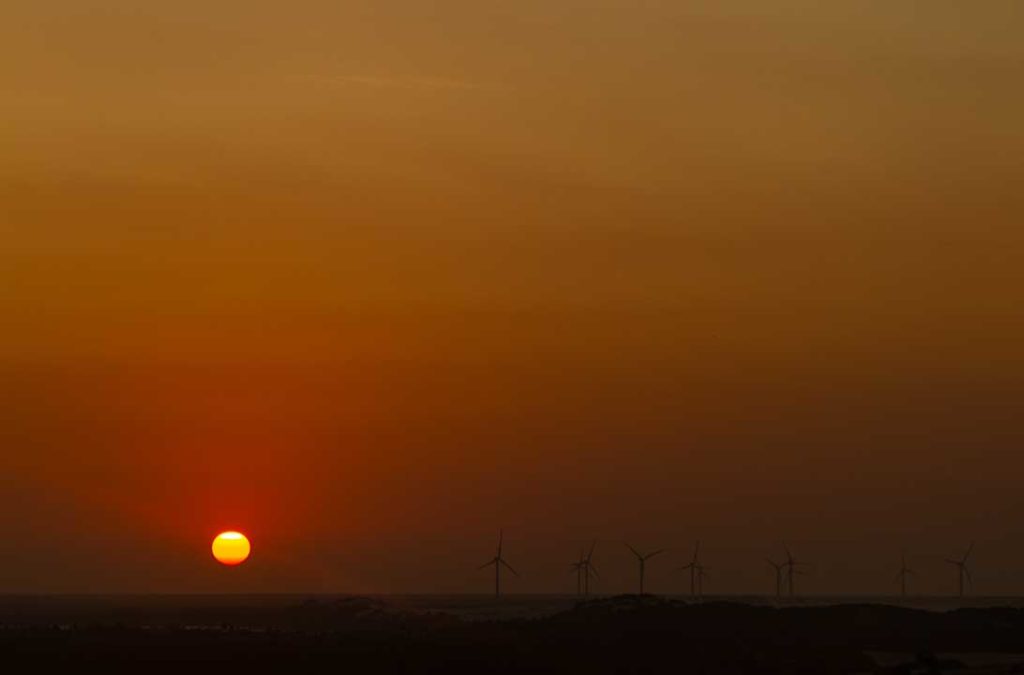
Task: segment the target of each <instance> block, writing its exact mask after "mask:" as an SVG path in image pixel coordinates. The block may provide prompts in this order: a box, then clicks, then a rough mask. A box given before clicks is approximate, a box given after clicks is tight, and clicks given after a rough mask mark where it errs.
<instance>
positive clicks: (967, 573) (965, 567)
mask: <svg viewBox="0 0 1024 675" xmlns="http://www.w3.org/2000/svg"><path fill="white" fill-rule="evenodd" d="M964 575H965V576H966V577H967V583H969V584H971V585H972V586H973V585H974V578H973V577H972V576H971V570H970V569H968V567H967V565H964Z"/></svg>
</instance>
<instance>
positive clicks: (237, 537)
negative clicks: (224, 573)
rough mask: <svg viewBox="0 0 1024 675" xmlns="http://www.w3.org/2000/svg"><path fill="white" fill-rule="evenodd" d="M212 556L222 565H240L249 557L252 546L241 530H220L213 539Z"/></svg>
mask: <svg viewBox="0 0 1024 675" xmlns="http://www.w3.org/2000/svg"><path fill="white" fill-rule="evenodd" d="M212 548H213V557H214V558H216V559H217V562H219V563H223V564H224V565H241V564H242V563H244V562H245V561H246V559H247V558H248V557H249V553H250V551H252V547H251V546H250V545H249V540H248V539H247V538H246V536H245V535H244V534H242V533H241V532H221V533H220V534H218V535H217V537H216V538H215V539H214V540H213V547H212Z"/></svg>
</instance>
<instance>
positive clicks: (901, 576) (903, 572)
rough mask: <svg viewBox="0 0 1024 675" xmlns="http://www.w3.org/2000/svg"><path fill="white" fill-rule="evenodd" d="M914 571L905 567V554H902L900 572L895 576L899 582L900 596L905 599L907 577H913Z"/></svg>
mask: <svg viewBox="0 0 1024 675" xmlns="http://www.w3.org/2000/svg"><path fill="white" fill-rule="evenodd" d="M914 574H915V572H914V570H912V569H910V568H909V567H907V554H906V553H904V554H903V557H902V558H901V562H900V571H899V572H898V573H897V574H896V580H897V581H899V582H900V596H901V597H904V598H905V597H907V577H908V576H913V575H914Z"/></svg>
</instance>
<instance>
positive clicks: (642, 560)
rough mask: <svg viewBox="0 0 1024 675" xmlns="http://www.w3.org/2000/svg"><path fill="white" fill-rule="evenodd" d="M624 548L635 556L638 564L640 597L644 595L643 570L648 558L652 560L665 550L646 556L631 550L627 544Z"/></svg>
mask: <svg viewBox="0 0 1024 675" xmlns="http://www.w3.org/2000/svg"><path fill="white" fill-rule="evenodd" d="M626 548H628V549H629V550H630V551H632V552H633V555H635V556H636V559H637V561H638V562H639V563H640V595H643V594H644V572H645V568H646V566H647V559H648V558H653V557H654V556H656V555H658V554H659V553H664V552H665V549H663V548H659V549H658V550H657V551H654V552H652V553H648V554H647V555H641V554H640V552H639V551H637V550H636V549H635V548H633V547H632V546H630V545H629V544H626Z"/></svg>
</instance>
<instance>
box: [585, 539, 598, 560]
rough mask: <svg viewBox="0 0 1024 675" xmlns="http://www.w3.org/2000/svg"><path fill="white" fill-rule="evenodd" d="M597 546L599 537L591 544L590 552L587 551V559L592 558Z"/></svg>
mask: <svg viewBox="0 0 1024 675" xmlns="http://www.w3.org/2000/svg"><path fill="white" fill-rule="evenodd" d="M595 548H597V539H595V540H594V542H593V543H592V544H591V545H590V553H587V560H590V558H591V557H592V556H593V555H594V549H595Z"/></svg>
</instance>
